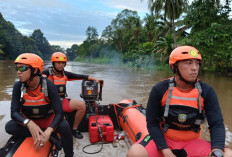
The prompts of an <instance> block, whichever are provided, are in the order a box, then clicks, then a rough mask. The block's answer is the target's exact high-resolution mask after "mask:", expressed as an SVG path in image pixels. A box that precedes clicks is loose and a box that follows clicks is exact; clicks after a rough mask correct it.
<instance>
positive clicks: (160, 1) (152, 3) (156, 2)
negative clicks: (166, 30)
mask: <svg viewBox="0 0 232 157" xmlns="http://www.w3.org/2000/svg"><path fill="white" fill-rule="evenodd" d="M187 5H188V0H148V8H149V9H150V11H151V13H153V12H155V13H156V15H158V14H159V13H160V12H162V11H163V14H164V21H167V18H168V19H170V20H171V23H172V28H173V38H174V45H175V47H177V43H176V31H175V29H176V28H175V19H178V18H179V17H180V16H181V14H182V13H183V12H184V9H185V8H186V6H187Z"/></svg>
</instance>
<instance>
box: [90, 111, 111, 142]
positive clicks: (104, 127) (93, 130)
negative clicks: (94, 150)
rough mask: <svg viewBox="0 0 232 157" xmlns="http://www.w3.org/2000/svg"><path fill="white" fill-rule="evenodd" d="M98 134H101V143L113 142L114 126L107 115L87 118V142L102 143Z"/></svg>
mask: <svg viewBox="0 0 232 157" xmlns="http://www.w3.org/2000/svg"><path fill="white" fill-rule="evenodd" d="M99 129H100V130H99ZM99 132H102V137H103V142H113V140H114V125H113V122H112V120H111V119H110V117H109V116H108V115H96V116H90V117H89V140H90V142H91V143H97V142H99V141H102V139H101V137H100V134H99Z"/></svg>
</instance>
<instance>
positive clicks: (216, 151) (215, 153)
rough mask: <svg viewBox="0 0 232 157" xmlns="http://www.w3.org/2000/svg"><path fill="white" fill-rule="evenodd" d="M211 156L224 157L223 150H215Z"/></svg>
mask: <svg viewBox="0 0 232 157" xmlns="http://www.w3.org/2000/svg"><path fill="white" fill-rule="evenodd" d="M211 156H216V157H223V152H222V151H221V150H215V151H213V152H212V154H211Z"/></svg>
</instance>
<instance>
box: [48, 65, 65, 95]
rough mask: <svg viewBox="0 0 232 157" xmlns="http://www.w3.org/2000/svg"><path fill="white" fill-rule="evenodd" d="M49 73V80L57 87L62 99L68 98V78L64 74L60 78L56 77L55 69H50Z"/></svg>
mask: <svg viewBox="0 0 232 157" xmlns="http://www.w3.org/2000/svg"><path fill="white" fill-rule="evenodd" d="M48 71H49V77H48V79H50V80H51V81H52V82H53V83H54V84H55V85H56V87H57V89H58V93H59V95H60V97H61V98H65V97H66V96H67V93H66V83H67V81H68V78H67V76H65V74H64V73H63V75H62V76H60V77H58V76H56V75H55V73H54V72H53V68H51V67H50V68H48Z"/></svg>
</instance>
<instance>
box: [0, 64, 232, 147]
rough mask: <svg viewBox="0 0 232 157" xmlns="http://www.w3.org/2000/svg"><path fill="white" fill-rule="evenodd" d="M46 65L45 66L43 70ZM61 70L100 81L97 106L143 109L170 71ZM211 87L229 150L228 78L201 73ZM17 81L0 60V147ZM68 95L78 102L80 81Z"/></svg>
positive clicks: (231, 98) (231, 102) (231, 93)
mask: <svg viewBox="0 0 232 157" xmlns="http://www.w3.org/2000/svg"><path fill="white" fill-rule="evenodd" d="M48 66H50V63H49V62H47V63H45V67H48ZM65 70H67V71H71V72H75V73H78V74H88V75H90V76H93V77H96V78H99V79H103V80H104V87H103V96H102V99H103V100H102V101H101V102H100V103H101V104H103V105H104V104H111V103H118V102H119V101H120V100H123V99H132V100H136V101H137V102H138V103H141V104H144V106H146V103H147V99H148V96H149V93H150V90H151V88H152V86H153V85H154V84H156V83H157V82H159V81H160V80H163V79H164V78H168V77H170V76H172V73H171V72H166V71H155V70H147V71H145V70H130V69H128V68H123V67H118V66H114V65H96V64H89V63H78V62H68V64H67V66H66V67H65ZM199 78H200V79H201V80H202V81H204V82H206V83H207V84H209V85H210V86H212V87H213V88H214V89H215V91H216V93H217V96H218V99H219V102H220V106H221V110H222V113H223V116H224V123H225V126H226V145H228V146H230V148H232V118H231V113H232V77H226V76H220V75H213V74H205V75H200V77H199ZM16 80H17V76H16V71H15V68H14V64H13V61H0V147H2V146H3V145H4V144H5V142H6V141H7V139H8V138H9V135H8V134H7V133H5V128H4V126H5V123H6V122H7V121H8V120H9V119H10V100H11V94H12V88H13V84H14V82H15V81H16ZM67 89H68V90H67V93H68V96H69V97H71V98H75V99H81V98H80V93H81V81H70V82H68V84H67Z"/></svg>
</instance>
